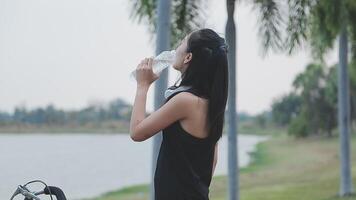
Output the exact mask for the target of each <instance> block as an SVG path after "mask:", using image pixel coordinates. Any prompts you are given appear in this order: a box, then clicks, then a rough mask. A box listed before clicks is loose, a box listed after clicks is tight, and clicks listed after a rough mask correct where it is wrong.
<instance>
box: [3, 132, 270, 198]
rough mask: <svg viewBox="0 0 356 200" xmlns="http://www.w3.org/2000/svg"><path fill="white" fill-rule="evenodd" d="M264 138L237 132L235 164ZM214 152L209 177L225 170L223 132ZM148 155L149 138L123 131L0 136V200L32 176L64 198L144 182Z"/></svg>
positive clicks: (243, 162)
mask: <svg viewBox="0 0 356 200" xmlns="http://www.w3.org/2000/svg"><path fill="white" fill-rule="evenodd" d="M266 139H268V137H265V136H254V135H239V136H238V148H239V158H238V160H239V167H244V166H246V165H248V163H249V161H250V158H249V154H248V153H249V152H252V151H254V149H255V147H256V144H257V143H259V142H261V141H264V140H266ZM218 152H219V154H218V163H217V166H216V170H215V175H222V174H227V137H226V136H223V137H222V139H221V140H220V142H219V151H218ZM151 157H152V139H149V140H147V141H144V142H140V143H137V142H133V141H132V140H131V139H130V137H129V136H128V135H126V134H78V133H76V134H70V133H68V134H45V133H41V134H0V160H1V161H0V162H1V164H0V180H1V184H0V199H10V197H11V195H12V194H13V192H14V191H15V189H16V187H17V185H19V184H21V185H23V184H25V183H26V182H28V181H31V180H34V179H40V180H43V181H44V182H46V183H47V184H49V185H54V186H58V187H60V188H62V189H63V191H64V192H65V194H66V196H67V198H68V199H80V198H85V197H93V196H97V195H100V194H102V193H105V192H108V191H111V190H116V189H119V188H122V187H125V186H130V185H135V184H142V183H148V182H149V181H150V177H151V174H150V173H151V159H152V158H151ZM37 186H38V184H36V187H37ZM36 187H35V188H36ZM37 188H38V187H37ZM41 188H42V186H41ZM16 199H23V198H19V197H17V198H16Z"/></svg>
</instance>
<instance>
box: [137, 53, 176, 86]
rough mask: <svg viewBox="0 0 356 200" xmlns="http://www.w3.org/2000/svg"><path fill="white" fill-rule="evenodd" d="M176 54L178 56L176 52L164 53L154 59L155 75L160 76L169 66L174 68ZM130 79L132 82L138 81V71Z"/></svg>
mask: <svg viewBox="0 0 356 200" xmlns="http://www.w3.org/2000/svg"><path fill="white" fill-rule="evenodd" d="M175 54H176V52H175V50H171V51H163V52H161V53H160V54H159V55H157V56H156V57H155V58H153V63H152V71H153V73H155V74H157V75H158V76H159V75H160V74H161V72H162V70H164V69H165V68H167V67H169V66H172V65H173V64H174V59H175ZM130 78H131V79H132V80H135V79H136V69H135V70H133V71H132V72H131V74H130Z"/></svg>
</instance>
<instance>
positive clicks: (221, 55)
mask: <svg viewBox="0 0 356 200" xmlns="http://www.w3.org/2000/svg"><path fill="white" fill-rule="evenodd" d="M188 52H190V53H192V55H193V56H192V59H191V60H190V63H189V66H188V68H187V69H186V70H185V71H184V72H183V74H182V75H181V80H182V81H181V82H180V84H179V86H191V87H192V89H193V90H194V91H195V92H196V94H197V95H198V96H200V97H203V98H206V99H208V100H209V106H208V122H207V123H208V125H209V133H208V137H209V138H210V139H211V140H212V141H214V142H217V141H218V140H219V139H220V138H221V136H222V131H223V126H224V116H225V107H226V102H227V96H228V77H229V76H228V75H229V72H228V61H227V45H226V43H225V39H224V38H222V37H220V36H219V35H218V34H217V33H216V32H215V31H213V30H211V29H200V30H197V31H194V32H192V33H191V34H190V36H189V39H188V42H187V53H188Z"/></svg>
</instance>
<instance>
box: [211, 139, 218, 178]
mask: <svg viewBox="0 0 356 200" xmlns="http://www.w3.org/2000/svg"><path fill="white" fill-rule="evenodd" d="M217 162H218V143H216V144H215V151H214V161H213V173H212V174H214V172H215V167H216V163H217Z"/></svg>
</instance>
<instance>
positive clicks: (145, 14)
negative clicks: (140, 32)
mask: <svg viewBox="0 0 356 200" xmlns="http://www.w3.org/2000/svg"><path fill="white" fill-rule="evenodd" d="M131 2H132V7H131V11H132V12H131V18H133V19H138V22H139V23H141V22H142V20H143V19H145V22H146V23H148V27H149V31H150V33H151V40H152V39H153V37H154V36H155V33H156V30H157V25H156V22H157V0H132V1H131ZM208 2H209V1H206V0H171V6H172V7H171V24H170V25H171V27H170V32H171V47H174V46H176V45H177V44H178V43H179V41H180V40H181V39H182V38H183V37H184V36H185V35H186V34H188V33H190V32H191V31H193V30H195V29H199V28H201V27H203V26H204V21H205V18H206V17H205V14H206V13H205V10H206V8H207V5H208Z"/></svg>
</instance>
